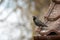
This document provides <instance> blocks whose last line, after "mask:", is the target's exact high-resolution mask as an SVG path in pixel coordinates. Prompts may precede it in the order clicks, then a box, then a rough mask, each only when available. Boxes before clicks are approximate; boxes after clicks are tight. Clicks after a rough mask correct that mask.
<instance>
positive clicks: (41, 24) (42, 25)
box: [33, 16, 48, 27]
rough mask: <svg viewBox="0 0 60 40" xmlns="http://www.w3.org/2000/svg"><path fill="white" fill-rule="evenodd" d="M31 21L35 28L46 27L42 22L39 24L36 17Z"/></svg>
mask: <svg viewBox="0 0 60 40" xmlns="http://www.w3.org/2000/svg"><path fill="white" fill-rule="evenodd" d="M33 21H34V23H35V25H36V26H38V27H40V26H41V27H48V26H47V25H45V24H44V23H43V22H41V21H40V20H38V19H37V17H35V16H33Z"/></svg>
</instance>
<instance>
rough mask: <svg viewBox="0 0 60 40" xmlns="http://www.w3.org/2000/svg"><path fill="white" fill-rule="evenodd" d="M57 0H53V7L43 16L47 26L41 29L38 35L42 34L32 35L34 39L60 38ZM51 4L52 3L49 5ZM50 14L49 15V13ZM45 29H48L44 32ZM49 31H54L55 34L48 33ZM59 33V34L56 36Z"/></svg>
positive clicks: (59, 7) (52, 39) (51, 39)
mask: <svg viewBox="0 0 60 40" xmlns="http://www.w3.org/2000/svg"><path fill="white" fill-rule="evenodd" d="M59 2H60V1H59V0H53V3H55V4H54V7H53V9H51V11H50V12H48V13H47V14H46V16H45V17H44V18H45V19H46V20H47V23H46V24H47V25H48V27H47V28H46V29H45V30H44V32H43V31H42V30H41V31H39V32H40V35H42V36H34V40H60V31H59V30H60V4H59ZM51 6H53V5H51ZM49 14H50V15H49ZM46 30H48V31H47V32H46ZM51 32H54V33H56V34H57V35H56V34H55V35H52V36H51V35H49V34H50V33H51ZM58 35H59V36H58Z"/></svg>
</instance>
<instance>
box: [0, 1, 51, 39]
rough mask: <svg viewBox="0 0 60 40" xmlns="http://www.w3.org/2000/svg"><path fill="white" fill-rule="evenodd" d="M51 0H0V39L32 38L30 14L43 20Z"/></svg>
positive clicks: (32, 29)
mask: <svg viewBox="0 0 60 40" xmlns="http://www.w3.org/2000/svg"><path fill="white" fill-rule="evenodd" d="M50 1H51V0H0V40H33V39H32V38H33V34H34V28H35V27H36V26H35V24H34V23H33V20H32V16H38V17H39V18H40V20H42V21H44V18H43V17H44V15H45V14H46V12H47V10H48V7H49V5H50Z"/></svg>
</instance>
